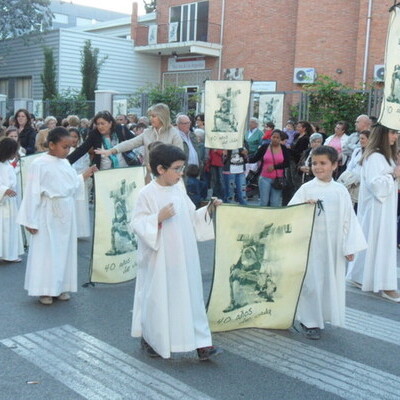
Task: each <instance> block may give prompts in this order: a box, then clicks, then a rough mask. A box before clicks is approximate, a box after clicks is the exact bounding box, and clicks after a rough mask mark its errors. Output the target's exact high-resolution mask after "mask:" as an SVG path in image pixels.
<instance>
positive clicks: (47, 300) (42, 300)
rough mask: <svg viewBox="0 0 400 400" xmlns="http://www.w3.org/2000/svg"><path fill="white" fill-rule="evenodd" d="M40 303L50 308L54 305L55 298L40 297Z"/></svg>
mask: <svg viewBox="0 0 400 400" xmlns="http://www.w3.org/2000/svg"><path fill="white" fill-rule="evenodd" d="M39 302H40V303H42V304H44V305H46V306H49V305H50V304H53V298H52V297H51V296H40V297H39Z"/></svg>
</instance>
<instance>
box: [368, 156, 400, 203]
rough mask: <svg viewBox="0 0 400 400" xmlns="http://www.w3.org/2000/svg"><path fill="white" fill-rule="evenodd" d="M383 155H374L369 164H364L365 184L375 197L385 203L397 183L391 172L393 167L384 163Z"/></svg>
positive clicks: (370, 157) (369, 159)
mask: <svg viewBox="0 0 400 400" xmlns="http://www.w3.org/2000/svg"><path fill="white" fill-rule="evenodd" d="M382 157H383V155H381V154H378V153H374V154H371V155H370V156H369V157H368V162H366V163H364V164H363V166H362V168H364V176H365V178H366V179H365V182H366V186H367V188H368V190H369V191H370V192H371V193H372V194H373V195H374V197H375V198H376V199H377V200H378V201H380V202H381V203H383V202H384V201H385V200H386V199H387V198H388V197H390V196H391V195H392V193H393V186H394V185H397V182H396V181H395V180H394V179H393V175H391V171H392V170H393V167H390V166H389V164H388V165H385V164H386V163H383V162H382Z"/></svg>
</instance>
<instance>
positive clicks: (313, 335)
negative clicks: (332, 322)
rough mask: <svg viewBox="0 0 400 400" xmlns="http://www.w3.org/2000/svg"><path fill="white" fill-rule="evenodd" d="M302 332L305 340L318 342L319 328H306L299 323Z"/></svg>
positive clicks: (319, 337) (319, 336)
mask: <svg viewBox="0 0 400 400" xmlns="http://www.w3.org/2000/svg"><path fill="white" fill-rule="evenodd" d="M300 326H301V328H302V330H303V334H304V336H305V337H306V338H307V339H311V340H319V339H321V329H320V328H307V327H306V326H305V325H303V324H302V323H300Z"/></svg>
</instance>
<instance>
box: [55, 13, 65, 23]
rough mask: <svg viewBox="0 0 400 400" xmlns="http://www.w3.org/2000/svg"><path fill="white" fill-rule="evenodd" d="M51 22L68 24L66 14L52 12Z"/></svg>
mask: <svg viewBox="0 0 400 400" xmlns="http://www.w3.org/2000/svg"><path fill="white" fill-rule="evenodd" d="M53 22H57V23H59V24H68V15H65V14H59V13H53Z"/></svg>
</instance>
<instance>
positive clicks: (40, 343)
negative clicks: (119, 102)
mask: <svg viewBox="0 0 400 400" xmlns="http://www.w3.org/2000/svg"><path fill="white" fill-rule="evenodd" d="M0 342H1V343H2V344H4V345H5V346H7V347H9V348H10V349H12V350H13V351H15V352H16V353H17V354H19V355H20V356H22V357H23V358H25V359H26V360H28V361H30V362H32V363H33V364H35V365H37V366H38V367H40V368H41V369H43V370H44V371H45V372H47V373H48V374H49V375H51V376H53V377H54V378H55V379H57V380H59V381H60V382H61V383H63V384H64V385H66V386H68V387H69V388H70V389H72V390H74V391H75V392H76V393H78V394H79V395H81V396H82V397H84V398H86V399H89V400H104V399H112V400H120V399H121V400H122V399H138V400H143V399H154V400H164V399H185V400H186V399H193V400H205V399H207V400H212V398H211V397H209V396H207V395H205V394H204V393H202V392H200V391H197V390H195V389H194V388H193V387H190V386H188V385H186V384H185V383H183V382H180V381H178V380H177V379H174V378H173V377H171V376H169V375H167V374H165V373H164V372H162V371H159V370H157V369H156V368H152V367H150V366H149V365H147V364H145V363H143V362H141V361H139V360H137V359H135V358H133V357H131V356H129V355H128V354H125V353H123V352H122V351H120V350H118V349H116V348H115V347H112V346H110V345H108V344H107V343H104V342H102V341H100V340H98V339H96V338H94V337H93V336H90V335H87V334H86V333H84V332H81V331H79V330H78V329H75V328H73V327H72V326H70V325H64V326H61V327H57V328H52V329H48V330H45V331H39V332H35V333H28V334H26V335H21V336H15V337H13V338H9V339H4V340H1V341H0Z"/></svg>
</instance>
